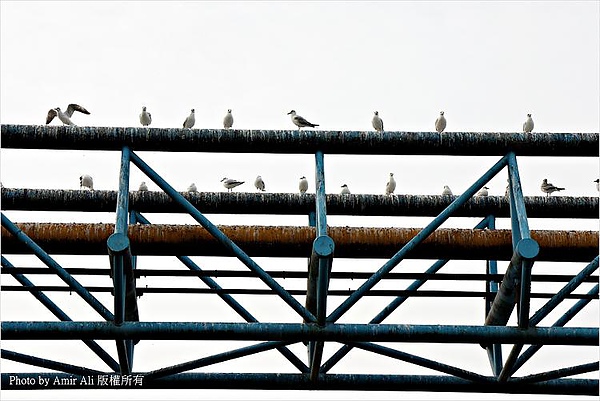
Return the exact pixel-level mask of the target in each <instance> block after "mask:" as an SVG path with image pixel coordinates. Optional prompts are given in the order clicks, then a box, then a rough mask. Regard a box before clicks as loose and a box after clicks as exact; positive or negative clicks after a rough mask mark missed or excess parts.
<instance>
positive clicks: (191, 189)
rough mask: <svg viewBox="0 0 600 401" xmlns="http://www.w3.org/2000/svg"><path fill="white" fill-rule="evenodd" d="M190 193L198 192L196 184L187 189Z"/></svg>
mask: <svg viewBox="0 0 600 401" xmlns="http://www.w3.org/2000/svg"><path fill="white" fill-rule="evenodd" d="M187 191H188V192H198V188H197V187H196V184H194V183H193V182H192V183H191V184H190V186H189V187H188V189H187Z"/></svg>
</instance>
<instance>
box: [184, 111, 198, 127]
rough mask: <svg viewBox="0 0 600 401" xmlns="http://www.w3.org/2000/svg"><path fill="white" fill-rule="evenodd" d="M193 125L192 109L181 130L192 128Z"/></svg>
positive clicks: (193, 112)
mask: <svg viewBox="0 0 600 401" xmlns="http://www.w3.org/2000/svg"><path fill="white" fill-rule="evenodd" d="M194 124H196V112H195V110H194V109H192V112H191V113H190V115H189V116H187V117H186V118H185V120H184V121H183V128H192V127H193V126H194Z"/></svg>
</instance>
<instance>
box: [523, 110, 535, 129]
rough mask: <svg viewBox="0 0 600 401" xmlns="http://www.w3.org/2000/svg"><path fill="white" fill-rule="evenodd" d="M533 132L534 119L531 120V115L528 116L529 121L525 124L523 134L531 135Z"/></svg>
mask: <svg viewBox="0 0 600 401" xmlns="http://www.w3.org/2000/svg"><path fill="white" fill-rule="evenodd" d="M531 131H533V119H532V118H531V114H527V119H526V120H525V122H524V123H523V132H525V133H529V132H531Z"/></svg>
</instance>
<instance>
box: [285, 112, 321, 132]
mask: <svg viewBox="0 0 600 401" xmlns="http://www.w3.org/2000/svg"><path fill="white" fill-rule="evenodd" d="M288 114H291V115H292V122H293V123H294V124H296V125H297V126H298V129H300V128H302V127H311V128H314V127H318V126H319V124H313V123H310V122H308V121H307V120H306V119H305V118H304V117H300V116H299V115H298V114H296V110H292V111H290V112H289V113H288Z"/></svg>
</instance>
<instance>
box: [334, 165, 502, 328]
mask: <svg viewBox="0 0 600 401" xmlns="http://www.w3.org/2000/svg"><path fill="white" fill-rule="evenodd" d="M507 160H508V157H507V156H504V157H502V158H501V159H500V160H499V161H498V162H496V164H494V165H493V166H492V167H491V168H490V169H489V170H488V171H487V172H486V173H484V174H483V175H482V176H481V178H479V179H478V180H477V181H475V183H474V184H473V185H471V186H470V187H469V188H468V189H467V190H466V191H465V192H464V193H463V194H462V195H460V196H459V197H457V198H456V199H455V200H454V201H453V202H452V203H451V204H450V205H449V206H448V207H447V208H446V209H444V211H443V212H442V213H440V214H439V216H437V217H436V218H435V219H433V221H432V222H431V223H429V224H428V225H427V227H425V228H423V230H421V231H420V232H419V234H417V235H416V236H414V237H413V238H412V239H411V240H410V241H409V242H408V243H407V244H406V245H405V246H404V247H402V249H400V250H399V251H398V252H397V253H396V254H395V255H394V256H393V257H392V258H391V259H390V260H389V261H387V262H386V263H385V264H384V265H383V266H382V267H381V268H380V269H379V270H378V271H377V272H375V273H374V274H373V275H372V276H371V278H369V279H368V280H367V281H365V282H364V283H363V284H362V285H361V286H360V287H359V288H358V289H357V290H356V291H355V292H354V293H353V294H352V295H351V296H350V297H348V298H347V299H346V300H345V301H344V302H343V303H342V304H341V305H340V306H338V308H337V309H335V310H334V311H333V312H332V313H331V314H330V315H329V317H328V318H327V321H328V322H331V323H333V322H335V321H337V320H338V319H339V318H340V317H341V316H342V315H343V314H344V313H346V312H347V311H348V310H349V309H350V308H351V307H352V306H353V305H354V304H355V303H356V302H358V300H359V299H360V298H361V297H362V296H363V295H364V294H365V293H366V292H367V291H369V290H370V289H371V288H373V287H374V286H375V285H376V284H377V283H378V282H379V281H380V280H381V278H382V277H383V276H384V275H385V274H387V273H389V272H390V271H391V270H392V269H393V268H394V267H396V266H397V265H398V263H400V262H401V261H402V259H404V258H405V257H406V256H407V254H409V253H410V251H412V250H413V249H414V248H415V247H416V246H417V245H419V244H420V243H421V242H422V241H423V240H424V239H426V238H427V237H428V236H429V235H431V233H433V232H434V231H435V230H436V229H437V228H438V227H439V226H441V225H442V224H443V223H444V222H445V221H446V220H447V219H448V217H450V216H451V215H452V214H453V213H454V212H455V211H456V209H458V208H459V207H460V206H461V205H463V204H464V203H465V202H466V201H467V200H468V199H469V198H471V197H472V196H473V195H475V193H476V192H477V191H478V190H479V189H481V187H483V186H484V185H485V184H486V183H487V182H488V181H489V180H491V179H492V178H493V177H494V176H495V175H496V174H498V172H499V171H500V170H502V169H503V168H504V166H506V163H507Z"/></svg>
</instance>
